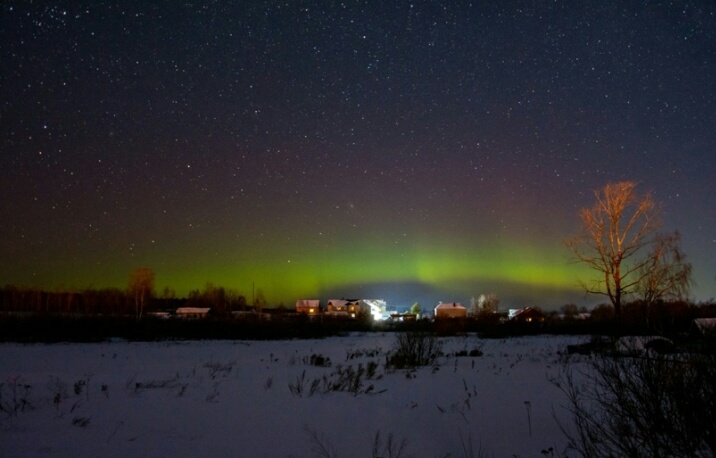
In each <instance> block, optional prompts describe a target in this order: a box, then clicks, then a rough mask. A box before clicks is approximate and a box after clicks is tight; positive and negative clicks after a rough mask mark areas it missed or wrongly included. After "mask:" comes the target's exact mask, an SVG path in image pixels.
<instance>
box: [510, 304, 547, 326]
mask: <svg viewBox="0 0 716 458" xmlns="http://www.w3.org/2000/svg"><path fill="white" fill-rule="evenodd" d="M545 318H546V315H545V314H544V312H542V311H541V310H537V309H533V308H532V307H525V308H523V309H519V310H510V320H512V321H518V322H521V323H543V322H544V320H545Z"/></svg>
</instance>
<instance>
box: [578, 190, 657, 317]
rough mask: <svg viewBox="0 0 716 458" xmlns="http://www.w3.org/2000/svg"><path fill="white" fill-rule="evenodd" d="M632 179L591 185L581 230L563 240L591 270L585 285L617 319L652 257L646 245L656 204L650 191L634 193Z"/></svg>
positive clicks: (652, 232)
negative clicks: (602, 298) (604, 299)
mask: <svg viewBox="0 0 716 458" xmlns="http://www.w3.org/2000/svg"><path fill="white" fill-rule="evenodd" d="M636 186H637V185H636V183H634V182H631V181H624V182H619V183H609V184H607V185H606V186H605V187H604V188H603V189H601V190H597V191H594V197H595V198H596V203H595V204H594V206H593V207H591V208H583V209H582V210H581V211H580V213H579V217H580V219H581V221H582V231H581V233H580V235H578V236H576V237H574V238H572V239H569V240H567V241H566V244H567V246H568V247H569V249H570V250H572V252H573V253H574V254H575V255H576V257H577V260H579V261H581V262H584V263H585V264H587V265H588V266H589V267H590V268H591V269H592V270H594V271H595V272H596V277H595V278H594V279H592V282H591V283H582V286H583V287H584V289H585V291H587V293H591V294H601V295H605V296H607V297H608V298H609V300H610V301H611V303H612V305H613V306H614V313H615V318H616V322H617V325H618V324H619V323H620V321H621V308H622V300H623V299H624V298H625V296H627V295H629V294H631V293H633V292H635V290H636V288H637V287H638V285H640V284H641V282H642V278H643V276H644V273H645V271H649V269H650V268H649V266H650V263H651V259H650V257H649V256H648V254H647V253H645V251H647V250H648V247H650V246H652V245H653V244H654V243H655V240H656V239H655V237H656V232H657V231H658V229H659V227H660V221H659V211H660V209H659V206H658V205H657V204H656V203H655V202H654V200H653V199H652V197H651V194H650V193H646V194H644V195H639V194H638V193H637V192H636Z"/></svg>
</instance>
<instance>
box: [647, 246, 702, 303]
mask: <svg viewBox="0 0 716 458" xmlns="http://www.w3.org/2000/svg"><path fill="white" fill-rule="evenodd" d="M680 241H681V234H679V233H678V232H673V233H671V234H659V235H658V236H657V237H656V239H655V241H654V244H653V245H652V247H651V251H650V252H649V255H648V256H647V262H646V263H645V264H644V265H643V266H642V270H641V272H639V277H640V278H641V282H640V283H639V284H638V285H637V288H636V289H637V293H638V294H639V296H640V297H641V299H642V301H643V302H644V304H645V305H646V306H647V307H648V306H650V305H652V304H654V303H656V302H658V301H660V300H675V299H684V298H685V297H686V296H687V294H688V291H689V286H690V285H691V283H692V279H691V263H689V262H687V261H686V254H684V252H683V251H681V247H680V246H679V242H680Z"/></svg>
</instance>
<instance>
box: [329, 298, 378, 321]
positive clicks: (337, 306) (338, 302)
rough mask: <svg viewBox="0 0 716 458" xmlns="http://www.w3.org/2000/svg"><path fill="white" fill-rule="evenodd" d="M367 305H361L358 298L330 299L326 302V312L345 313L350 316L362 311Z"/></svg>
mask: <svg viewBox="0 0 716 458" xmlns="http://www.w3.org/2000/svg"><path fill="white" fill-rule="evenodd" d="M366 307H368V306H367V305H365V306H364V305H363V303H362V301H361V300H360V299H331V300H329V301H328V304H326V313H327V314H333V315H335V316H343V314H346V315H347V316H349V317H351V318H355V317H356V316H358V315H360V314H362V313H364V311H365V309H366Z"/></svg>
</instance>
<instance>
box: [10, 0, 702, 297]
mask: <svg viewBox="0 0 716 458" xmlns="http://www.w3.org/2000/svg"><path fill="white" fill-rule="evenodd" d="M150 3H151V4H150ZM0 9H1V10H0V92H1V94H2V98H1V99H0V180H1V181H0V182H1V183H2V187H1V188H0V201H1V202H2V203H1V204H0V221H2V223H1V224H0V257H1V260H0V284H14V285H18V286H33V287H42V288H47V289H55V288H77V289H83V288H87V287H94V288H103V287H120V288H124V287H126V284H127V280H128V278H129V275H130V273H131V271H132V270H133V269H135V268H137V267H145V266H146V267H150V268H152V269H153V270H154V271H155V272H156V278H157V287H158V289H159V290H161V289H163V288H164V287H166V286H168V287H170V288H173V289H175V290H176V292H177V295H179V296H183V295H186V294H187V293H188V292H189V291H190V290H193V289H203V288H204V286H205V284H206V283H207V282H210V283H213V284H214V285H220V286H224V287H227V288H231V289H234V290H237V291H238V292H240V293H242V294H244V295H246V296H247V297H252V295H253V294H254V293H255V291H261V292H262V293H263V294H264V295H265V297H266V299H267V300H268V302H269V304H274V305H277V304H279V303H284V304H287V305H288V304H293V303H294V302H295V301H296V299H305V298H321V299H328V298H330V297H379V298H384V299H386V300H388V302H389V304H393V305H408V306H409V305H410V304H412V303H414V302H420V303H421V304H423V305H424V306H430V307H431V306H432V305H433V304H434V303H437V301H439V300H443V301H450V302H453V301H459V302H463V303H466V304H469V301H470V298H471V297H473V296H479V295H480V294H484V293H496V294H497V295H498V296H499V297H500V298H501V305H502V306H503V307H517V306H524V305H532V306H535V305H538V306H542V307H544V308H546V309H549V308H559V307H560V306H561V305H563V304H566V303H570V302H571V303H575V304H578V305H586V304H593V303H594V301H595V300H596V301H599V300H600V298H596V299H595V298H594V297H590V298H585V296H584V293H583V292H581V291H580V290H579V287H578V282H579V280H580V279H582V280H584V279H586V278H588V273H587V271H586V270H585V269H584V268H583V267H582V266H580V265H578V264H574V263H572V262H570V253H569V251H568V250H567V249H566V247H565V246H564V243H563V241H564V239H565V238H568V237H570V236H572V235H575V234H576V233H578V230H579V219H578V211H579V209H580V208H582V207H586V206H590V205H591V204H592V202H593V194H592V190H593V189H596V188H601V187H602V186H604V185H605V184H607V183H608V182H611V181H621V180H633V181H637V182H638V183H639V190H640V191H643V192H645V191H652V192H653V193H654V197H655V199H656V200H657V201H660V202H661V203H662V204H663V220H664V229H665V230H669V231H672V230H679V231H680V232H681V234H682V247H683V249H684V250H685V251H686V254H687V256H688V257H689V260H690V261H691V262H692V264H693V268H694V276H695V281H696V285H695V287H694V288H693V289H692V295H693V298H694V299H695V300H699V301H700V300H708V299H710V298H713V297H715V296H716V278H715V277H716V209H715V205H714V202H716V185H715V184H716V4H714V3H713V2H711V1H700V2H698V1H697V2H688V1H683V2H681V1H679V2H662V1H614V2H572V1H532V0H529V1H513V0H506V1H499V2H472V3H470V2H462V1H444V2H441V1H415V2H408V1H405V2H403V1H396V2H392V1H391V2H383V1H345V2H339V1H325V2H324V1H308V2H303V1H290V2H279V1H251V0H248V1H241V2H211V1H207V2H193V1H185V2H179V1H157V2H144V1H122V2H114V1H112V2H111V1H104V0H97V1H91V2H90V1H86V2H53V1H34V2H31V1H6V2H3V4H2V6H0Z"/></svg>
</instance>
